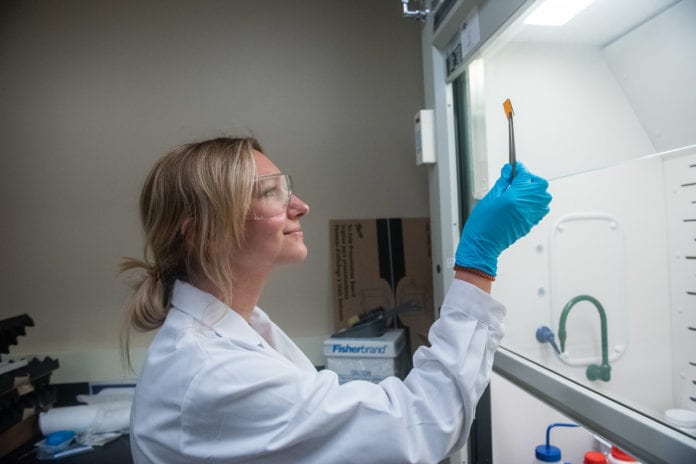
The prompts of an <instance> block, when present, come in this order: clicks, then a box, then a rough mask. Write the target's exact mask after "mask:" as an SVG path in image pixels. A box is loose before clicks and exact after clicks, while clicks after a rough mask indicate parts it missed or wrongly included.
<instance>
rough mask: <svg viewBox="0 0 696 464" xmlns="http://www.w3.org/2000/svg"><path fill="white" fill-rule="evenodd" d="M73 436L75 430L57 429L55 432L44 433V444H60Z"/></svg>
mask: <svg viewBox="0 0 696 464" xmlns="http://www.w3.org/2000/svg"><path fill="white" fill-rule="evenodd" d="M73 438H75V432H73V431H72V430H58V431H57V432H53V433H49V434H48V435H46V439H45V440H44V444H45V445H46V446H60V445H62V444H63V443H65V442H68V441H70V440H72V439H73Z"/></svg>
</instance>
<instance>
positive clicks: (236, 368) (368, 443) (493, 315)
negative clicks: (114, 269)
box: [130, 280, 505, 464]
mask: <svg viewBox="0 0 696 464" xmlns="http://www.w3.org/2000/svg"><path fill="white" fill-rule="evenodd" d="M172 305H173V306H172V308H171V310H170V311H169V314H168V315H167V319H166V321H165V322H164V325H163V326H162V328H161V329H160V330H159V333H158V334H157V335H156V337H155V339H154V341H153V342H152V345H151V346H150V349H149V351H148V354H147V359H146V361H145V364H144V367H143V369H142V373H141V375H140V379H139V381H138V386H137V388H136V393H135V399H134V402H133V410H132V414H131V417H132V421H131V438H130V440H131V449H132V453H133V458H134V460H135V462H136V463H137V464H143V463H162V464H176V463H186V464H191V463H196V462H206V463H248V464H253V463H283V464H287V463H312V464H324V463H327V464H339V463H360V464H365V463H379V464H388V463H399V464H402V463H437V462H438V461H440V460H442V459H443V458H444V457H446V456H447V455H448V454H449V453H451V452H452V451H453V450H456V449H458V448H459V447H461V446H463V445H464V443H465V440H466V438H467V436H468V433H469V429H470V427H471V422H472V420H473V418H474V408H475V406H476V403H477V401H478V399H479V397H480V396H481V394H482V393H483V391H484V389H485V387H486V385H487V384H488V382H489V379H490V372H491V366H492V363H493V353H494V352H495V350H496V349H497V347H498V343H499V341H500V338H501V337H502V319H503V317H504V314H505V308H504V307H503V306H502V305H500V304H499V303H497V302H496V301H494V300H493V299H492V298H491V297H490V296H489V295H488V294H486V293H485V292H482V291H481V290H479V289H478V288H476V287H474V286H472V285H469V284H467V283H466V282H463V281H459V280H455V282H454V283H453V285H452V286H451V288H450V289H449V291H448V293H447V296H446V298H445V301H444V303H443V305H442V309H441V312H440V318H439V319H438V320H437V321H436V322H435V323H434V324H433V326H432V328H431V330H430V334H429V339H430V343H431V347H430V348H427V347H421V348H419V349H418V351H417V352H416V354H415V356H414V362H413V364H414V367H413V369H412V370H411V372H410V374H409V375H408V377H407V378H406V379H405V380H404V381H401V380H399V379H397V378H395V377H392V378H388V379H385V380H384V381H382V382H380V383H379V384H373V383H370V382H366V381H354V382H348V383H345V384H343V385H339V384H338V379H337V376H336V374H335V373H333V372H331V371H328V370H323V371H320V372H317V371H316V369H315V368H314V366H313V365H312V363H311V362H310V361H309V359H307V357H306V356H305V355H304V354H303V353H302V352H301V351H300V350H299V349H298V348H297V346H296V345H295V344H294V343H293V342H292V341H291V340H290V338H288V336H287V335H286V334H285V333H284V332H283V331H282V330H280V328H278V327H277V326H276V325H275V324H274V323H273V322H272V321H271V320H270V319H269V318H268V316H267V315H266V314H265V313H264V312H263V311H262V310H261V309H259V308H255V309H254V311H253V314H252V319H251V322H250V323H247V322H246V321H245V320H244V318H242V317H241V316H240V315H239V314H237V313H236V312H235V311H232V310H230V309H229V308H228V307H227V306H225V305H224V304H223V303H222V302H220V301H219V300H217V299H216V298H215V297H213V296H212V295H210V294H208V293H205V292H203V291H201V290H199V289H197V288H195V287H193V286H191V285H189V284H187V283H184V282H180V281H178V282H176V284H175V286H174V291H173V295H172Z"/></svg>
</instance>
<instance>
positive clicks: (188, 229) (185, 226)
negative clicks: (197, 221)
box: [179, 218, 196, 249]
mask: <svg viewBox="0 0 696 464" xmlns="http://www.w3.org/2000/svg"><path fill="white" fill-rule="evenodd" d="M179 232H180V233H181V236H182V237H183V238H184V243H185V244H186V246H187V247H189V248H190V249H193V248H195V246H196V236H195V234H194V232H193V218H186V219H184V222H182V223H181V229H180V230H179Z"/></svg>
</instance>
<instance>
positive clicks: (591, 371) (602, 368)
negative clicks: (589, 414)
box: [558, 295, 611, 382]
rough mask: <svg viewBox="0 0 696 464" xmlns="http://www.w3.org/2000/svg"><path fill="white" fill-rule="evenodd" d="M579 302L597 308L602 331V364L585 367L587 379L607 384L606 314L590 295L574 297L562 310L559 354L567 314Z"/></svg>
mask: <svg viewBox="0 0 696 464" xmlns="http://www.w3.org/2000/svg"><path fill="white" fill-rule="evenodd" d="M581 301H589V302H590V303H592V304H593V305H594V307H595V308H597V312H598V313H599V319H600V323H601V330H602V364H601V365H599V366H598V365H596V364H590V365H589V366H587V371H586V375H587V378H588V379H590V380H597V379H600V380H604V381H605V382H608V381H609V380H610V379H611V366H610V365H609V342H608V336H607V313H606V312H605V311H604V308H603V307H602V304H601V303H600V302H599V301H597V299H596V298H594V297H591V296H590V295H578V296H576V297H573V298H571V299H570V301H569V302H568V303H566V305H565V308H563V312H562V313H561V321H560V322H559V324H558V339H559V341H560V342H561V352H562V353H563V352H565V342H566V336H567V333H566V319H568V314H569V313H570V310H571V309H572V308H573V306H575V305H576V304H577V303H579V302H581Z"/></svg>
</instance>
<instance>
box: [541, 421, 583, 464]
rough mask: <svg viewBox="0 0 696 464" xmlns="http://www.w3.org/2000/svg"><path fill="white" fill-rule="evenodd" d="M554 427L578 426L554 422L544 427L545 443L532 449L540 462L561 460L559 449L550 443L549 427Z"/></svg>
mask: <svg viewBox="0 0 696 464" xmlns="http://www.w3.org/2000/svg"><path fill="white" fill-rule="evenodd" d="M554 427H578V426H577V425H575V424H564V423H560V422H559V423H556V424H551V425H549V426H548V427H546V444H544V445H539V446H537V447H536V449H535V450H534V451H535V452H534V454H535V456H536V458H537V460H539V461H541V462H561V450H560V449H559V448H557V447H555V446H552V445H551V429H552V428H554Z"/></svg>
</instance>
